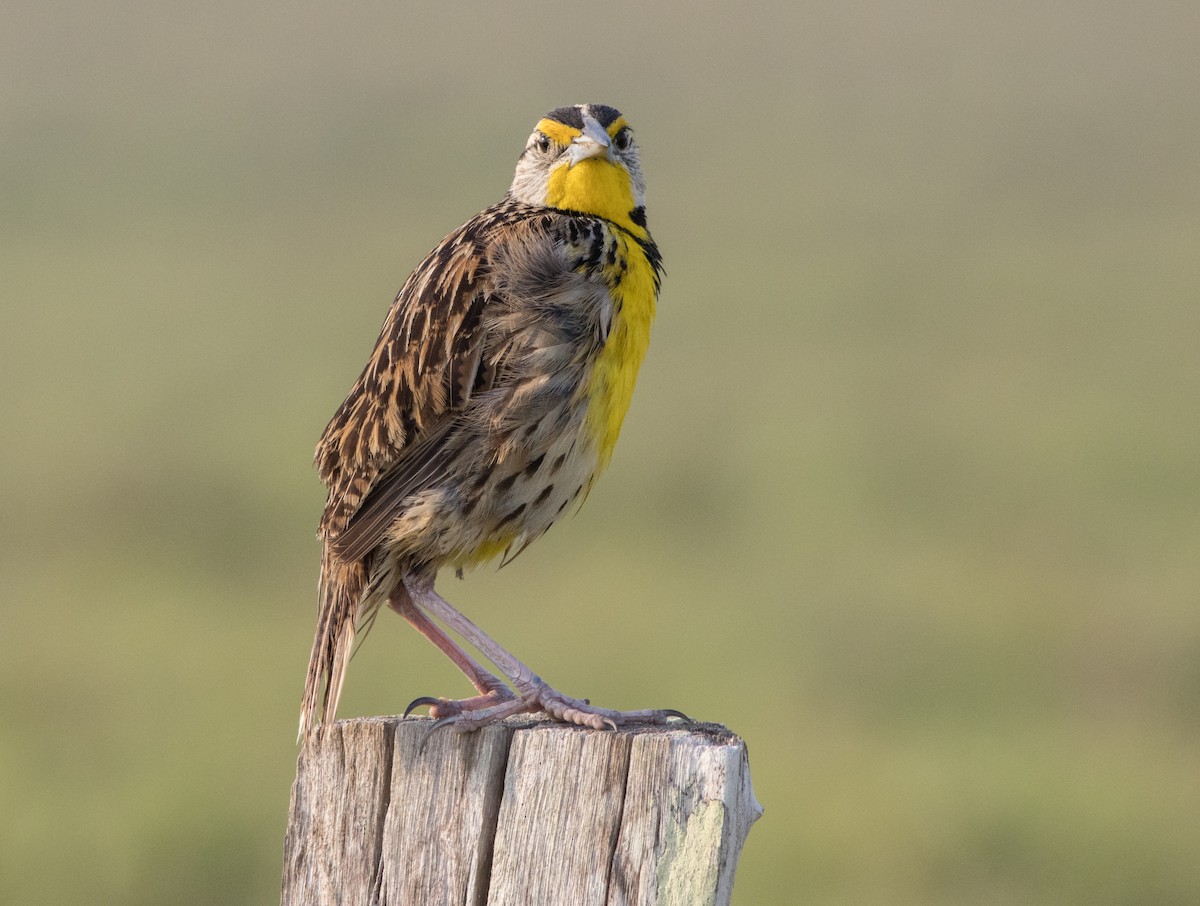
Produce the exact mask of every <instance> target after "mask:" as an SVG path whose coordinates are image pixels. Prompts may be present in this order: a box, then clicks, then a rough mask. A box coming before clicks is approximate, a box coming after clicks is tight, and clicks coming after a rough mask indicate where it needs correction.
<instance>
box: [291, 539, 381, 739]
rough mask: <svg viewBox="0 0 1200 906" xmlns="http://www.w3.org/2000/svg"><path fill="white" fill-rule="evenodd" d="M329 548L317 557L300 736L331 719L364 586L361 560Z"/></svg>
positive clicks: (365, 578)
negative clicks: (315, 611) (315, 613)
mask: <svg viewBox="0 0 1200 906" xmlns="http://www.w3.org/2000/svg"><path fill="white" fill-rule="evenodd" d="M330 548H331V545H330V544H328V543H326V545H325V551H324V554H323V555H322V557H321V583H320V592H319V595H320V605H321V610H320V616H319V617H318V619H317V634H316V636H315V637H314V638H313V647H312V654H311V655H309V659H308V676H307V678H306V679H305V681H304V699H303V701H302V703H301V706H300V739H304V738H305V737H306V736H308V735H309V734H310V733H312V732H314V731H315V730H316V729H317V728H318V727H319V726H320V725H321V724H325V725H328V724H330V723H332V722H333V719H334V714H335V713H336V711H337V704H338V699H339V698H340V697H341V694H342V683H343V682H344V681H345V679H346V666H347V665H348V664H349V663H350V655H351V654H353V652H354V636H355V626H356V623H357V619H358V607H359V600H360V599H361V598H362V594H363V591H364V590H365V589H366V586H367V575H366V567H365V565H364V564H363V562H362V561H361V560H355V561H351V562H346V561H344V560H340V559H338V558H337V557H336V556H335V555H334V554H333V552H332V551H331V549H330ZM322 690H324V695H323V696H322ZM318 700H319V701H318ZM318 707H319V708H320V714H319V715H318V713H317V711H318Z"/></svg>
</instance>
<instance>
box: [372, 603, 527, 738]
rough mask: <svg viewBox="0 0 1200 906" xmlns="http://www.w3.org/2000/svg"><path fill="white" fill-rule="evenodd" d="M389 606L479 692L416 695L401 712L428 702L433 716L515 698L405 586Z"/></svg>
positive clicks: (485, 706) (441, 715) (490, 705)
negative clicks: (456, 697) (470, 695)
mask: <svg viewBox="0 0 1200 906" xmlns="http://www.w3.org/2000/svg"><path fill="white" fill-rule="evenodd" d="M388 606H389V607H390V608H391V609H392V610H394V611H396V613H398V614H400V616H402V617H404V619H405V620H407V621H408V623H409V625H410V626H412V627H413V628H414V629H415V630H417V632H419V633H421V635H423V636H425V638H427V639H429V641H431V642H433V644H434V645H435V646H436V647H437V649H438V651H440V652H442V654H444V655H446V657H448V658H450V660H451V662H453V664H454V666H455V667H457V668H458V669H459V670H461V671H462V672H463V673H464V674H465V675H466V677H467V679H469V680H470V681H471V685H472V686H474V687H475V689H476V690H477V691H478V692H479V695H477V696H476V697H475V698H465V699H460V700H458V701H451V700H449V699H440V698H429V697H427V696H423V697H421V698H418V699H416V700H415V701H414V702H413V703H412V704H410V705H409V706H408V708H407V709H405V711H404V714H405V716H406V717H407V716H408V713H409V712H410V711H412V710H413V708H417V707H420V706H421V705H429V713H430V714H431V715H432V716H434V717H451V716H453V715H455V714H459V713H461V712H463V711H472V710H479V709H482V708H489V707H492V706H494V705H496V704H498V703H500V702H507V701H512V700H514V699H515V698H516V696H515V695H513V693H512V690H511V689H509V688H508V686H506V685H505V684H504V682H503V681H502V680H500V679H498V678H497V677H495V676H493V675H492V674H491V673H489V672H488V671H487V670H485V669H483V667H481V666H480V665H479V662H478V661H476V660H475V659H474V658H472V657H471V656H470V655H469V654H467V652H465V651H464V650H463V649H462V647H461V646H460V645H458V643H456V642H455V641H454V639H452V638H450V636H448V635H446V633H445V632H443V631H442V628H441V627H440V626H438V625H437V624H436V623H434V622H433V620H431V619H429V617H427V616H426V615H425V614H424V613H423V612H422V611H421V610H420V608H418V607H417V606H416V604H414V603H413V600H412V598H411V597H410V596H409V594H408V590H407V589H398V590H397V591H396V593H394V594H393V595H392V596H391V597H390V598H389V599H388Z"/></svg>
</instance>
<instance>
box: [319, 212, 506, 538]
mask: <svg viewBox="0 0 1200 906" xmlns="http://www.w3.org/2000/svg"><path fill="white" fill-rule="evenodd" d="M499 215H500V211H499V210H497V209H491V210H489V211H485V212H483V213H482V214H480V215H479V216H477V217H475V218H474V219H472V220H471V221H469V222H468V223H466V224H465V225H464V226H462V227H460V228H459V229H458V230H456V231H455V232H454V233H451V234H450V235H449V236H447V237H446V239H445V240H443V241H442V243H441V244H440V245H438V247H437V248H435V249H434V250H433V251H432V252H430V253H429V255H427V256H426V258H425V260H424V261H422V262H421V264H420V265H418V267H417V269H416V270H415V271H413V273H412V275H411V276H410V277H409V278H408V280H407V281H405V283H404V286H403V287H402V288H401V289H400V292H399V294H398V295H397V297H396V301H395V302H394V303H393V304H392V308H391V310H390V311H389V312H388V316H387V319H386V320H385V321H384V324H383V328H382V330H381V331H380V335H379V339H378V341H377V342H376V344H375V350H374V352H373V353H372V354H371V358H370V360H369V361H368V363H367V366H366V368H364V369H363V372H362V374H361V375H360V376H359V378H358V380H357V381H356V382H355V384H354V386H353V388H352V389H351V390H350V393H349V395H348V396H347V397H346V400H345V402H343V403H342V405H341V406H340V407H339V408H338V410H337V412H336V413H335V414H334V416H333V418H332V420H331V421H330V422H329V425H328V426H327V427H326V428H325V432H324V434H322V436H321V440H320V441H319V442H318V444H317V452H316V462H317V470H318V472H319V474H320V476H321V480H322V481H324V482H325V484H326V485H327V486H328V487H329V499H328V500H327V502H326V504H325V512H324V515H323V516H322V518H321V526H320V535H321V537H322V538H325V539H326V540H327V541H332V540H333V539H337V541H338V543H337V546H336V550H337V553H338V554H339V556H342V557H343V558H346V557H348V555H349V554H351V553H353V554H354V556H353V559H357V558H358V557H360V556H364V555H365V554H366V553H367V552H369V551H370V549H371V548H372V547H374V546H375V544H377V543H378V542H379V540H381V538H382V534H383V532H384V531H385V530H386V528H387V524H388V522H389V519H388V518H386V517H387V515H388V512H389V510H388V507H390V506H394V505H395V504H396V503H398V502H399V500H398V499H393V496H394V495H389V494H388V493H386V488H385V487H383V486H382V485H384V484H386V485H387V486H390V487H393V488H401V487H404V486H409V487H411V481H412V479H413V477H414V476H415V474H416V473H418V472H422V471H423V470H424V469H426V468H428V467H429V464H430V463H433V462H435V461H436V460H437V458H438V454H439V452H440V448H441V443H442V440H443V439H444V437H445V434H446V432H447V426H448V424H449V422H450V420H451V417H452V415H453V413H454V411H455V410H456V409H458V408H459V407H461V406H462V405H463V404H464V403H465V402H466V401H467V400H468V399H469V398H470V396H471V395H472V394H473V393H476V392H478V391H479V389H481V388H480V387H479V380H480V358H481V354H482V349H483V340H484V337H483V332H482V330H481V314H482V312H483V309H484V306H485V305H486V303H487V290H488V289H489V286H490V279H491V278H490V275H489V274H488V273H487V272H486V265H485V243H486V239H487V235H486V234H487V233H488V232H489V231H490V229H491V228H492V227H494V226H495V225H496V223H497V221H498V220H499V219H500V216H499ZM377 485H381V487H380V488H379V493H373V492H374V491H375V489H376V486H377ZM368 495H371V499H372V501H373V505H372V507H371V510H370V512H369V513H364V514H362V516H363V518H362V520H361V522H360V520H359V518H357V515H356V514H358V513H359V510H360V507H362V505H363V502H364V499H366V498H367V497H368ZM359 552H361V553H359Z"/></svg>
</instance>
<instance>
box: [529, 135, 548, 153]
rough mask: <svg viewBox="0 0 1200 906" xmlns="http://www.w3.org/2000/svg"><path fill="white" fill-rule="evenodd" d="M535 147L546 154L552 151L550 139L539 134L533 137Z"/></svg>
mask: <svg viewBox="0 0 1200 906" xmlns="http://www.w3.org/2000/svg"><path fill="white" fill-rule="evenodd" d="M533 147H535V148H537V149H538V150H539V151H541V152H542V153H543V154H545V153H546V152H547V151H549V150H550V137H549V136H547V135H543V134H542V133H540V132H539V133H538V134H537V135H535V136H534V137H533Z"/></svg>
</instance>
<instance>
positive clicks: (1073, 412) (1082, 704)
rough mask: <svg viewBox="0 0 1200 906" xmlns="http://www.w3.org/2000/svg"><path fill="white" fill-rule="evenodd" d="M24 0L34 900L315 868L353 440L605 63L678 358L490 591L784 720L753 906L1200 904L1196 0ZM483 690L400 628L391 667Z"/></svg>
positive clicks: (16, 872)
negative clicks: (421, 283) (332, 451)
mask: <svg viewBox="0 0 1200 906" xmlns="http://www.w3.org/2000/svg"><path fill="white" fill-rule="evenodd" d="M4 6H5V9H3V10H2V11H0V12H2V13H3V20H4V22H5V26H4V28H3V29H0V191H2V196H0V294H2V295H0V303H2V308H0V311H2V322H0V374H2V375H3V377H2V382H3V383H2V388H3V390H2V393H0V424H2V425H3V431H2V434H3V441H2V442H0V461H2V464H3V469H2V470H0V500H3V504H4V517H3V519H2V520H0V531H2V532H3V539H2V541H3V543H2V544H0V575H2V576H3V580H4V581H3V592H2V594H3V598H4V600H3V606H2V609H0V812H2V813H3V815H4V820H3V821H0V900H2V901H3V902H7V903H35V902H44V903H68V902H110V903H124V904H158V903H163V902H178V903H189V904H190V903H196V904H208V903H211V904H241V903H247V904H249V903H265V902H272V901H274V900H275V898H276V897H277V887H278V880H279V875H280V867H281V864H280V856H281V846H282V839H283V831H284V822H285V819H286V809H287V801H288V791H289V784H290V782H291V778H292V772H293V766H294V759H295V756H296V749H295V747H294V744H293V735H294V727H295V718H296V706H297V702H298V699H299V693H300V686H301V682H302V678H303V672H304V666H305V661H306V657H307V653H308V645H309V641H310V638H311V631H312V624H313V617H314V608H315V601H314V598H315V596H314V591H315V583H316V573H317V559H318V547H317V544H316V541H315V539H314V536H313V532H314V527H315V524H316V520H317V517H318V514H319V511H320V508H321V504H322V497H323V495H322V492H321V489H320V487H319V484H318V482H317V480H316V478H315V475H314V474H313V471H312V468H311V465H310V455H311V449H312V446H313V443H314V442H315V440H316V437H317V435H318V434H319V432H320V431H321V429H322V428H323V427H324V424H325V421H326V419H327V418H328V416H329V415H330V414H331V413H332V411H333V409H334V408H335V407H336V405H337V404H338V403H339V402H340V400H341V398H342V396H343V394H344V393H345V391H346V390H347V389H348V387H349V385H350V383H351V382H352V380H353V379H354V377H355V376H356V375H357V373H358V369H359V368H360V366H361V365H362V362H363V361H364V360H365V357H366V355H367V353H368V352H369V349H370V347H371V343H372V341H373V339H374V337H375V334H376V331H377V329H378V326H379V324H380V322H381V321H382V319H383V316H384V313H385V312H386V309H387V307H388V304H389V302H390V301H391V298H392V296H393V294H394V292H395V290H396V289H397V287H398V286H399V285H400V283H401V281H402V280H403V279H404V277H405V276H406V275H407V273H408V271H409V270H410V269H411V268H412V266H413V265H414V264H415V263H416V262H417V261H418V260H419V258H420V257H421V256H422V255H423V254H424V252H425V251H427V250H428V248H430V247H431V246H432V245H433V244H434V243H436V242H437V241H438V240H439V239H440V238H441V237H442V236H443V235H444V234H445V233H446V232H448V231H449V230H450V229H452V228H453V227H455V226H457V225H458V224H459V223H460V222H462V221H463V220H465V219H466V218H467V217H469V216H470V215H471V214H473V213H474V212H475V211H476V210H478V209H479V208H481V207H482V206H484V205H485V204H488V203H490V202H492V201H493V200H495V199H497V198H498V197H499V196H500V194H501V193H502V192H503V190H504V188H505V187H506V186H507V184H508V180H509V178H510V175H511V168H512V165H513V162H514V161H515V159H516V156H517V154H518V153H519V151H520V149H521V147H522V145H523V143H524V141H525V138H526V136H527V134H528V131H529V129H530V128H531V127H532V125H533V123H534V122H535V121H536V119H537V118H538V117H539V116H540V114H542V113H543V112H544V111H546V110H548V109H550V108H551V107H554V106H557V105H559V104H563V103H573V102H577V101H581V100H594V101H599V102H605V103H611V104H614V105H616V106H619V107H620V108H621V109H622V110H623V111H624V112H626V113H627V114H628V116H629V117H630V119H631V121H632V122H633V123H634V125H635V127H636V128H637V130H638V134H639V138H640V141H641V143H642V145H643V149H644V165H645V169H646V172H647V175H648V179H649V186H650V207H649V212H650V222H651V226H652V228H653V229H654V233H655V236H656V238H657V239H658V240H659V242H660V245H661V247H662V249H663V251H664V254H665V256H666V261H667V267H668V280H667V282H666V284H665V289H664V293H663V298H662V302H661V307H660V316H659V320H658V324H657V328H656V334H655V338H654V342H653V344H652V350H651V355H650V357H649V359H648V361H647V363H646V366H645V370H644V372H643V376H642V379H641V382H640V384H639V390H638V395H637V399H636V400H635V405H634V408H633V411H632V412H631V414H630V416H629V418H628V420H627V422H626V426H625V430H624V435H623V438H622V443H621V445H620V446H619V448H618V451H617V455H616V458H615V461H614V463H613V466H612V469H611V471H610V473H609V475H608V476H607V478H606V479H605V480H604V481H603V482H602V483H601V484H600V486H599V487H598V489H597V490H596V492H595V493H594V494H593V495H592V497H591V499H590V500H589V501H588V505H587V506H586V507H585V509H584V510H583V512H582V513H581V515H580V516H579V517H577V518H575V519H573V520H570V521H569V522H568V523H567V524H564V525H562V526H560V527H558V528H556V529H555V530H554V531H553V532H551V533H550V535H548V536H547V537H546V538H545V539H543V540H542V541H540V542H539V543H538V544H537V545H535V546H534V547H533V548H531V549H530V550H529V551H528V552H526V553H525V554H524V555H522V557H521V558H520V559H518V560H517V561H516V562H515V563H513V564H512V565H511V566H509V567H507V568H505V569H504V570H503V571H502V572H500V573H495V572H492V571H482V572H479V573H476V574H473V575H471V576H469V577H468V579H467V581H466V582H463V583H452V584H451V583H450V582H446V583H444V584H445V589H444V590H446V591H447V592H449V595H450V597H451V598H452V599H453V600H454V601H455V602H456V603H457V604H459V605H460V606H461V607H462V608H463V609H464V610H465V611H466V612H467V613H469V614H471V615H472V616H473V617H474V618H476V619H477V620H478V621H479V622H480V623H481V624H482V625H484V626H485V627H487V628H489V629H491V630H492V631H493V632H494V633H495V634H496V635H497V636H498V637H499V638H500V639H501V640H503V641H506V642H508V643H509V644H510V645H511V647H513V648H514V649H516V650H517V651H518V652H519V653H520V654H521V655H522V656H523V657H524V658H525V659H526V660H528V661H529V662H531V663H532V664H534V665H535V666H536V667H537V668H538V669H539V670H540V671H541V672H542V674H543V675H544V676H546V677H548V678H550V679H551V680H552V681H553V682H555V683H556V684H557V685H559V686H560V687H561V688H563V689H565V690H567V691H571V692H575V693H577V694H581V695H587V696H589V697H592V698H593V699H595V700H598V701H601V702H604V703H606V704H611V705H614V706H618V707H629V708H637V707H645V706H662V705H666V706H671V707H677V708H680V709H682V710H684V711H686V712H688V713H690V714H693V715H695V716H697V717H699V718H702V719H706V720H720V721H723V722H725V723H727V724H728V725H730V726H731V727H732V728H733V729H735V730H736V731H738V732H739V733H741V734H742V735H743V736H744V737H745V738H746V739H747V741H748V743H749V746H750V751H751V759H752V765H753V769H754V780H755V785H756V790H757V794H758V797H759V799H760V800H761V801H762V803H763V804H764V805H765V807H766V816H765V817H764V819H763V820H762V821H761V822H760V823H759V824H758V825H757V826H756V827H755V829H754V831H753V833H752V834H751V837H750V840H749V843H748V845H747V848H746V851H745V855H744V858H743V860H742V863H741V868H740V872H739V877H738V885H737V892H736V895H735V901H736V902H737V903H739V904H757V903H823V904H838V903H846V904H851V903H853V904H860V903H895V904H907V903H913V904H916V903H922V904H927V903H947V904H950V903H954V904H968V903H969V904H1006V903H1013V904H1018V903H1020V904H1027V903H1079V902H1087V903H1095V904H1109V903H1112V904H1119V903H1129V904H1133V903H1138V904H1143V903H1195V902H1197V901H1200V860H1198V859H1197V858H1196V842H1197V837H1196V833H1197V815H1198V814H1200V772H1198V771H1197V765H1198V763H1200V613H1198V609H1197V599H1198V597H1200V556H1198V553H1200V480H1198V478H1197V460H1198V456H1200V420H1198V419H1197V403H1198V400H1200V357H1198V356H1197V354H1196V344H1197V337H1198V336H1200V305H1198V304H1197V303H1198V302H1200V253H1198V249H1200V168H1198V167H1197V165H1196V160H1197V157H1196V153H1197V152H1196V149H1197V147H1198V146H1200V109H1198V108H1197V104H1196V86H1197V85H1198V84H1200V52H1198V47H1197V44H1198V40H1197V34H1198V33H1200V14H1197V11H1196V8H1195V5H1194V4H1193V3H1185V2H1179V3H1174V2H1166V0H1149V2H1146V3H1141V4H1128V3H1119V2H1103V0H1102V2H1098V3H1097V2H1090V3H1084V2H1081V0H1064V2H1060V3H1057V4H1053V5H1048V4H1037V3H998V2H970V3H963V4H944V3H933V2H922V0H896V2H876V3H864V2H856V0H851V2H848V3H847V2H832V0H814V2H809V3H802V4H791V3H762V4H758V5H755V6H753V7H743V8H742V9H740V10H735V9H734V8H733V6H732V5H726V4H719V3H713V2H701V3H689V4H683V3H673V4H659V5H653V6H643V5H641V4H636V3H631V2H625V0H612V2H609V3H606V4H602V5H591V6H577V7H576V6H564V5H562V4H559V3H546V2H531V3H523V4H519V5H518V4H468V3H447V4H431V3H425V4H408V3H396V2H389V3H383V2H368V3H356V4H350V5H345V6H338V5H334V4H326V5H319V4H306V3H296V2H266V3H260V4H254V5H252V6H250V7H247V6H246V5H245V4H241V3H233V2H230V0H215V2H210V3H206V4H155V3H149V2H137V0H114V2H112V3H106V4H87V3H82V2H78V0H67V2H62V3H57V4H41V5H35V4H18V3H14V2H11V0H6V2H5V3H4ZM465 691H466V690H465V689H464V684H463V683H462V681H461V679H460V678H459V677H457V676H456V675H455V674H454V672H453V670H452V668H450V667H449V666H448V665H447V664H446V663H444V662H442V661H441V660H439V659H438V657H437V656H436V653H435V652H434V651H433V650H432V648H431V647H430V646H428V645H426V644H424V643H423V642H421V641H420V640H419V639H418V638H417V637H416V636H415V635H414V634H413V633H412V632H411V631H408V630H407V627H405V626H404V625H403V624H402V622H401V621H399V620H395V619H387V618H384V619H382V620H380V621H379V624H378V625H377V626H376V628H375V630H374V631H373V634H372V636H371V638H370V640H369V642H368V643H367V644H366V645H365V646H364V647H363V649H362V650H361V652H360V654H359V656H358V657H357V659H356V661H355V664H354V667H353V669H352V671H351V673H350V678H349V682H348V687H347V690H346V695H345V698H344V699H343V709H342V710H343V713H344V714H345V715H354V714H374V713H394V712H395V711H397V710H398V709H399V708H401V707H402V706H403V705H404V704H405V703H406V702H407V701H408V700H409V699H410V698H412V697H414V696H416V695H419V694H427V693H433V694H448V693H461V692H465Z"/></svg>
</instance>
